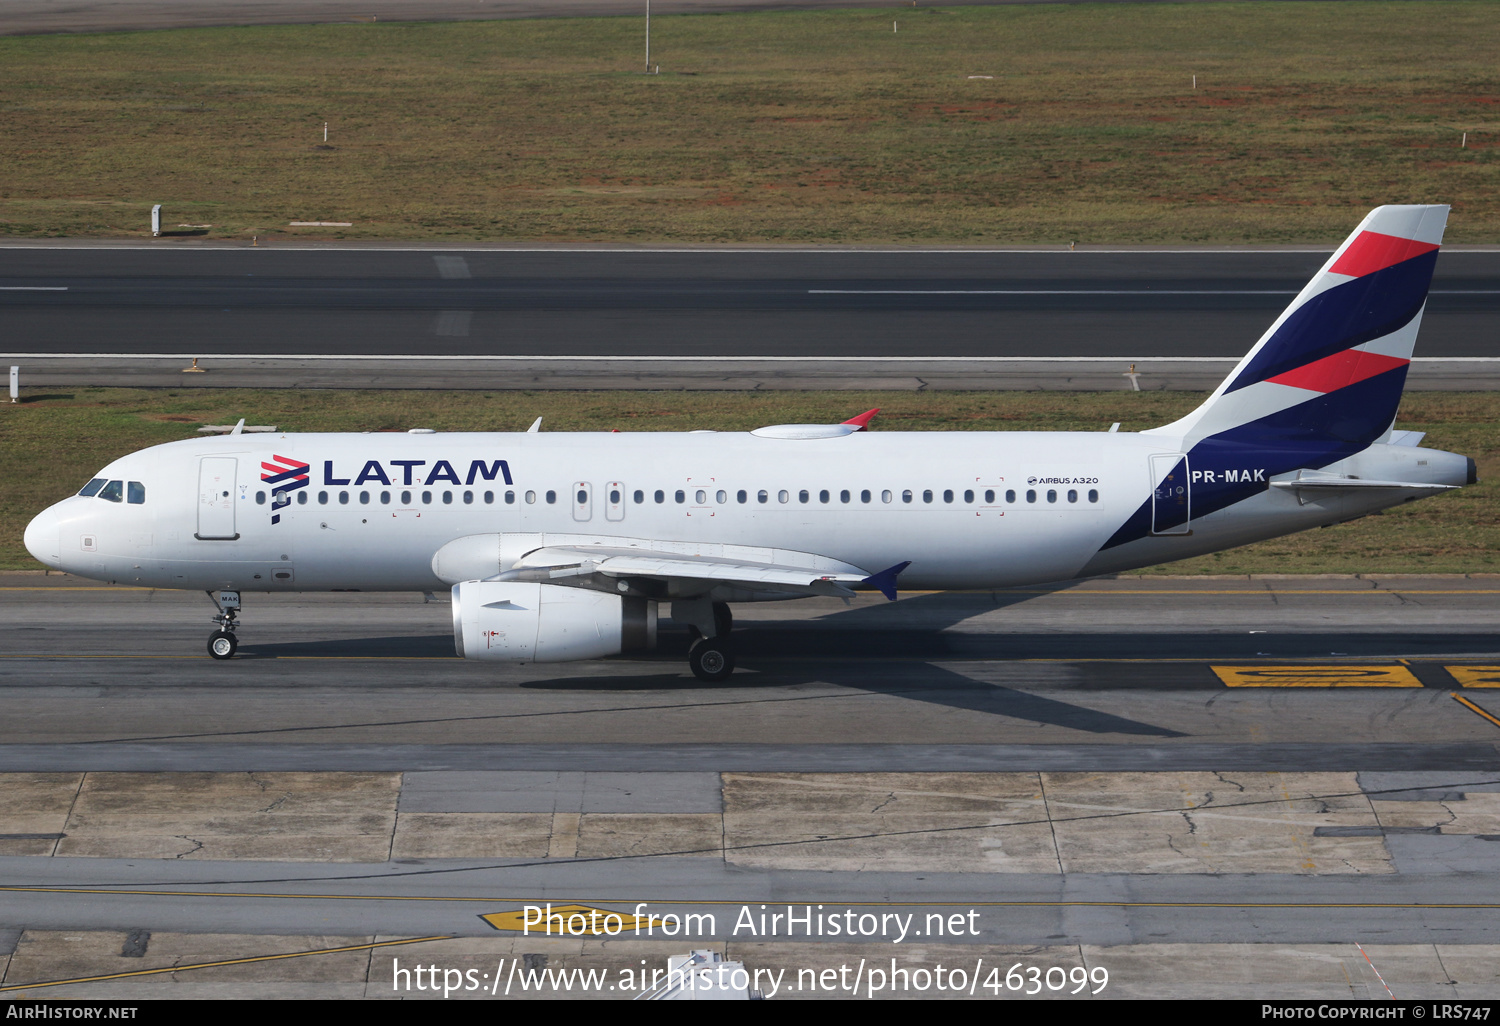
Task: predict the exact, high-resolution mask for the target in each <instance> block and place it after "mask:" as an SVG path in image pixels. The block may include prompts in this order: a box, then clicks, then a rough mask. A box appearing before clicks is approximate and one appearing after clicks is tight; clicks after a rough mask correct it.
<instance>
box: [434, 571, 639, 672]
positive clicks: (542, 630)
mask: <svg viewBox="0 0 1500 1026" xmlns="http://www.w3.org/2000/svg"><path fill="white" fill-rule="evenodd" d="M453 647H454V648H456V649H457V650H458V654H459V655H461V656H463V657H464V658H465V659H492V660H495V661H497V662H507V663H561V662H567V661H568V660H570V659H597V658H599V657H600V656H608V655H614V654H615V653H617V652H630V651H635V650H638V649H649V648H654V647H656V603H655V602H652V601H650V600H648V599H643V598H627V597H625V596H622V595H611V594H608V593H606V592H601V591H588V590H586V589H583V588H567V587H562V586H560V585H556V584H532V583H527V582H522V581H465V582H463V583H462V584H455V585H454V586H453Z"/></svg>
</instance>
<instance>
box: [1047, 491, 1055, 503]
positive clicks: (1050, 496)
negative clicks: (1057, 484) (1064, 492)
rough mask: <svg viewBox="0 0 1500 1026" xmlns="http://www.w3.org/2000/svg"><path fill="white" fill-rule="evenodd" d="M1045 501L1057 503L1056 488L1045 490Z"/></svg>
mask: <svg viewBox="0 0 1500 1026" xmlns="http://www.w3.org/2000/svg"><path fill="white" fill-rule="evenodd" d="M1047 501H1048V502H1056V501H1057V489H1056V488H1048V489H1047Z"/></svg>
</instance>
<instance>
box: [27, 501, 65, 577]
mask: <svg viewBox="0 0 1500 1026" xmlns="http://www.w3.org/2000/svg"><path fill="white" fill-rule="evenodd" d="M61 528H62V524H61V518H60V517H59V516H58V514H57V507H56V506H52V507H49V508H47V509H44V510H42V512H40V513H38V514H37V515H36V516H34V517H32V519H31V523H29V524H27V525H26V539H25V540H26V551H27V552H29V553H31V554H32V555H33V556H35V557H36V558H37V559H39V560H41V561H42V562H43V563H46V564H47V565H48V566H50V567H52V568H54V569H58V570H60V569H62V537H61V535H62V531H61Z"/></svg>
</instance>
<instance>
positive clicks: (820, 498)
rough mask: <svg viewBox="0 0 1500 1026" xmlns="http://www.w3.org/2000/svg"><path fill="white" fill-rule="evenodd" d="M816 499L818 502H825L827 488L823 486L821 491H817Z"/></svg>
mask: <svg viewBox="0 0 1500 1026" xmlns="http://www.w3.org/2000/svg"><path fill="white" fill-rule="evenodd" d="M818 501H819V502H827V501H828V489H827V488H824V489H823V490H822V491H821V492H819V493H818Z"/></svg>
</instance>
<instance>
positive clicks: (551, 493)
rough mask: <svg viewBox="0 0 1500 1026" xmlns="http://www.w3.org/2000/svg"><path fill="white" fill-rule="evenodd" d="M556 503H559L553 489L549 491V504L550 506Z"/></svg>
mask: <svg viewBox="0 0 1500 1026" xmlns="http://www.w3.org/2000/svg"><path fill="white" fill-rule="evenodd" d="M556 501H557V493H556V492H554V491H552V489H550V488H549V489H547V502H548V503H549V504H550V503H554V502H556Z"/></svg>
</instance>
